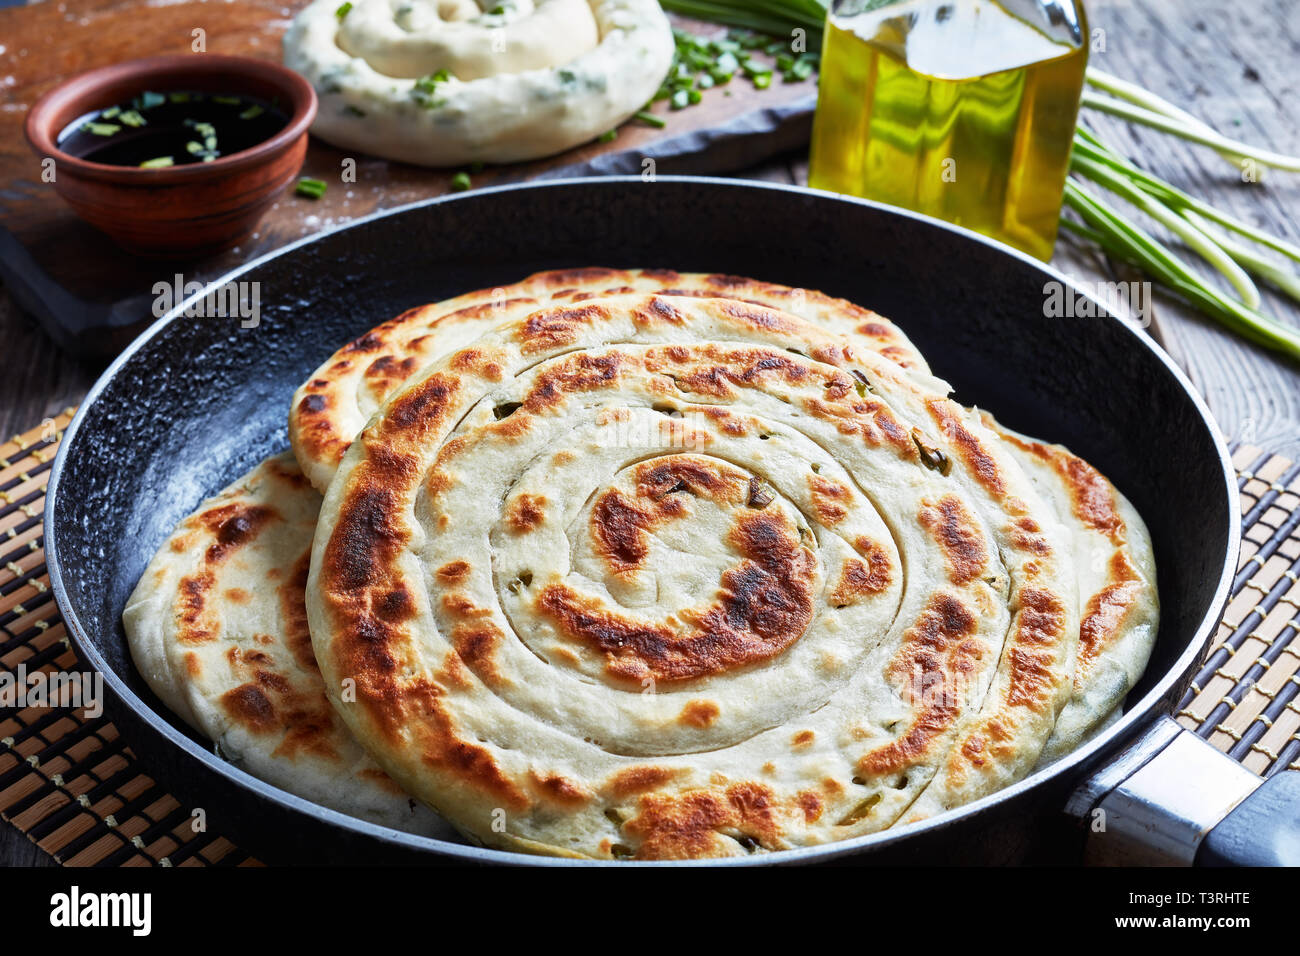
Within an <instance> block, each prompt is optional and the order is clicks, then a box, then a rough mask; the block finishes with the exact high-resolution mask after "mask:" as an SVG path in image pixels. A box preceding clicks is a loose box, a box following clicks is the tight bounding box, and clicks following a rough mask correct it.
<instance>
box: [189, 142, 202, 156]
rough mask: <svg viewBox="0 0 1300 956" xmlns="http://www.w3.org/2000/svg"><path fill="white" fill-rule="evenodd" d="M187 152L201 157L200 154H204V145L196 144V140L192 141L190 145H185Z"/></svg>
mask: <svg viewBox="0 0 1300 956" xmlns="http://www.w3.org/2000/svg"><path fill="white" fill-rule="evenodd" d="M185 151H186V152H188V153H193V154H194V155H195V156H197V155H199V153H202V152H204V148H203V144H202V143H196V142H195V141H194V140H190V141H189V142H188V143H186V144H185Z"/></svg>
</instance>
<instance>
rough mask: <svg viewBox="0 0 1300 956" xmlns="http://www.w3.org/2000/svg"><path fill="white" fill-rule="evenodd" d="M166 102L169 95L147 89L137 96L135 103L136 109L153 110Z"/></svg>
mask: <svg viewBox="0 0 1300 956" xmlns="http://www.w3.org/2000/svg"><path fill="white" fill-rule="evenodd" d="M166 102H167V97H165V96H163V95H162V94H161V93H154V92H151V91H149V90H145V91H144V92H143V93H141V94H140V95H139V96H138V97H136V99H135V103H134V105H135V108H136V109H140V110H151V109H153V108H154V107H155V106H162V105H163V104H164V103H166Z"/></svg>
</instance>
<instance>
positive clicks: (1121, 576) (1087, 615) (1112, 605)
mask: <svg viewBox="0 0 1300 956" xmlns="http://www.w3.org/2000/svg"><path fill="white" fill-rule="evenodd" d="M1144 590H1145V584H1144V582H1143V581H1142V578H1141V576H1140V575H1139V574H1138V572H1137V570H1136V569H1135V568H1134V567H1133V564H1132V562H1130V561H1129V559H1128V555H1127V554H1125V553H1124V552H1123V551H1116V552H1115V553H1114V554H1112V555H1111V556H1110V562H1109V564H1108V566H1107V580H1106V585H1105V586H1104V587H1103V588H1102V589H1101V590H1100V591H1098V592H1097V593H1096V594H1094V595H1093V596H1092V597H1091V598H1090V599H1089V600H1088V605H1087V607H1086V608H1084V613H1083V621H1082V622H1081V623H1080V625H1079V669H1078V671H1077V672H1076V674H1075V678H1074V680H1075V684H1076V685H1078V684H1081V683H1082V682H1083V681H1084V679H1086V678H1087V677H1088V675H1089V673H1091V671H1092V668H1093V667H1094V666H1095V665H1096V663H1097V659H1098V658H1099V657H1100V656H1101V655H1102V652H1103V651H1105V650H1106V649H1107V648H1108V647H1110V645H1111V644H1112V643H1114V641H1115V638H1116V636H1117V635H1118V634H1119V633H1120V629H1121V627H1122V626H1123V624H1124V621H1125V620H1126V619H1127V618H1128V615H1129V613H1130V612H1131V611H1132V610H1133V608H1134V607H1135V606H1136V605H1137V603H1138V602H1139V601H1140V600H1141V598H1142V594H1143V592H1144Z"/></svg>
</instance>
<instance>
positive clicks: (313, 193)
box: [293, 176, 326, 199]
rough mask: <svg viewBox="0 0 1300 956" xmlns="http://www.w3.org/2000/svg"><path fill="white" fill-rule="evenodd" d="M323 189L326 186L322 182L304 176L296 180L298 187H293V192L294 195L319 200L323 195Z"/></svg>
mask: <svg viewBox="0 0 1300 956" xmlns="http://www.w3.org/2000/svg"><path fill="white" fill-rule="evenodd" d="M325 189H326V185H325V182H324V181H323V180H320V179H311V178H309V177H307V176H304V177H302V179H300V180H298V185H297V186H295V187H294V189H293V191H294V193H295V194H297V195H299V196H305V197H306V198H307V199H320V197H321V196H324V195H325Z"/></svg>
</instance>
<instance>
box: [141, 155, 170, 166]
mask: <svg viewBox="0 0 1300 956" xmlns="http://www.w3.org/2000/svg"><path fill="white" fill-rule="evenodd" d="M173 165H175V163H174V162H173V160H172V158H171V157H170V156H157V157H155V158H153V159H146V160H145V161H144V162H143V163H141V164H140V168H141V169H162V168H163V167H164V166H173Z"/></svg>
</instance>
